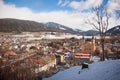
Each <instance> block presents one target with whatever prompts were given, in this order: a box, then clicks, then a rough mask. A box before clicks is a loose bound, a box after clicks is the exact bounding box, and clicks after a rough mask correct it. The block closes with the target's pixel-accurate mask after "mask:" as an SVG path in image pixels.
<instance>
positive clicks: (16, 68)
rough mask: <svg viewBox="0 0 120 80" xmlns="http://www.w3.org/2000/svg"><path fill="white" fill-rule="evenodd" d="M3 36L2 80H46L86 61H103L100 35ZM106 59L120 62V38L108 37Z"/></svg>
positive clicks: (0, 43)
mask: <svg viewBox="0 0 120 80" xmlns="http://www.w3.org/2000/svg"><path fill="white" fill-rule="evenodd" d="M0 36H1V37H0V76H2V77H0V79H2V80H8V78H9V80H13V78H14V79H16V80H17V79H20V80H21V79H22V80H27V79H29V80H33V79H34V78H39V79H40V78H41V79H42V78H43V77H50V76H52V75H54V74H56V73H58V72H59V71H63V70H65V69H68V68H70V67H73V66H80V65H81V64H82V63H84V62H85V63H89V64H90V63H93V62H99V61H100V57H101V46H100V38H98V37H96V36H89V37H87V36H78V35H73V34H67V33H54V34H53V32H52V33H51V32H42V33H36V32H35V33H34V32H33V33H32V32H24V33H21V34H14V33H1V34H0ZM46 36H47V37H46ZM105 58H106V60H114V59H120V38H119V37H111V36H109V37H107V38H106V42H105ZM24 71H25V72H24ZM28 75H29V76H28ZM13 76H14V77H13Z"/></svg>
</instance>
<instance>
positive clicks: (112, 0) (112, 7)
mask: <svg viewBox="0 0 120 80" xmlns="http://www.w3.org/2000/svg"><path fill="white" fill-rule="evenodd" d="M106 6H107V7H108V11H109V12H110V13H111V14H113V15H114V16H118V15H116V11H119V17H120V0H109V1H108V4H107V5H106Z"/></svg>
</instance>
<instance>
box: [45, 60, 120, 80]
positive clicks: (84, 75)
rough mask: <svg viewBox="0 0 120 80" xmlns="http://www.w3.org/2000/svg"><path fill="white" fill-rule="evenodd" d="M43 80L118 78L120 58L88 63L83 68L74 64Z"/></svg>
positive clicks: (110, 79)
mask: <svg viewBox="0 0 120 80" xmlns="http://www.w3.org/2000/svg"><path fill="white" fill-rule="evenodd" d="M79 71H80V74H79ZM43 80H120V60H111V61H104V62H98V63H93V64H89V69H84V70H81V66H75V67H72V68H70V69H67V70H65V71H61V72H59V73H57V74H55V75H54V76H52V77H50V78H44V79H43Z"/></svg>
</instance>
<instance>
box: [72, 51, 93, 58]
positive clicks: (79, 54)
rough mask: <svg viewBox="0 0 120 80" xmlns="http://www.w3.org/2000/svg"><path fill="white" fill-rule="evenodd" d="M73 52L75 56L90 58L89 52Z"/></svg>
mask: <svg viewBox="0 0 120 80" xmlns="http://www.w3.org/2000/svg"><path fill="white" fill-rule="evenodd" d="M74 54H75V57H76V58H90V55H91V53H89V52H82V51H79V52H75V53H74Z"/></svg>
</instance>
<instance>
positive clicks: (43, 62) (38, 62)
mask: <svg viewBox="0 0 120 80" xmlns="http://www.w3.org/2000/svg"><path fill="white" fill-rule="evenodd" d="M30 61H31V62H35V63H37V64H45V61H44V60H43V59H30Z"/></svg>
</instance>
